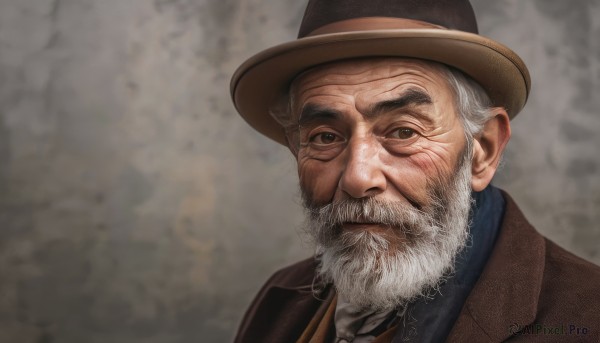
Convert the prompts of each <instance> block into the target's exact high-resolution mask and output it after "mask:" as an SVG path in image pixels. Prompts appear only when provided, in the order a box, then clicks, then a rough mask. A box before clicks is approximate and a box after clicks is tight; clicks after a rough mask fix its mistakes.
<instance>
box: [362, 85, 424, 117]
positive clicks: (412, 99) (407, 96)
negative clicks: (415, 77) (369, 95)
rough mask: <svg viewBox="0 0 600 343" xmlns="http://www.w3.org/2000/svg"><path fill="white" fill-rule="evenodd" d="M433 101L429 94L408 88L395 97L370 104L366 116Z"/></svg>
mask: <svg viewBox="0 0 600 343" xmlns="http://www.w3.org/2000/svg"><path fill="white" fill-rule="evenodd" d="M432 103H433V101H432V100H431V97H430V96H429V94H427V93H425V92H424V91H422V90H420V89H416V88H409V89H407V90H405V91H404V92H402V94H400V96H399V97H398V98H396V99H392V100H385V101H381V102H378V103H376V104H374V105H373V106H371V108H370V109H369V111H368V113H366V115H367V116H370V117H371V116H376V115H378V114H379V113H385V112H392V111H397V110H401V109H404V108H407V107H412V106H419V105H431V104H432Z"/></svg>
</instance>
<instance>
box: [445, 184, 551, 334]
mask: <svg viewBox="0 0 600 343" xmlns="http://www.w3.org/2000/svg"><path fill="white" fill-rule="evenodd" d="M503 195H504V197H505V199H506V212H505V216H504V220H503V224H502V228H501V231H500V235H499V237H498V241H497V242H496V245H495V247H494V251H493V252H492V255H491V256H490V259H489V261H488V263H487V264H486V267H485V269H484V271H483V273H482V275H481V277H480V278H479V280H478V281H477V283H476V284H475V287H474V288H473V290H472V291H471V294H469V297H468V298H467V300H466V302H465V305H464V306H463V308H462V310H461V313H460V315H459V317H458V319H457V321H456V323H455V325H454V327H453V329H452V331H451V332H450V335H449V337H448V342H467V341H469V342H481V341H484V340H485V341H490V342H501V341H503V340H505V339H507V338H508V337H510V336H511V334H512V333H511V330H514V328H515V327H519V326H520V327H522V326H523V325H528V324H531V323H532V322H533V321H534V320H535V316H536V313H537V306H538V298H539V294H540V289H541V284H542V277H543V272H544V262H545V257H544V256H545V242H544V238H543V237H542V236H541V235H540V234H539V233H537V232H536V231H535V229H534V228H533V227H532V226H531V225H530V224H529V223H528V222H527V220H526V219H525V217H524V216H523V214H522V213H521V211H520V210H519V208H518V207H517V205H516V204H515V202H514V201H513V200H512V198H510V196H508V195H507V194H506V193H504V194H503Z"/></svg>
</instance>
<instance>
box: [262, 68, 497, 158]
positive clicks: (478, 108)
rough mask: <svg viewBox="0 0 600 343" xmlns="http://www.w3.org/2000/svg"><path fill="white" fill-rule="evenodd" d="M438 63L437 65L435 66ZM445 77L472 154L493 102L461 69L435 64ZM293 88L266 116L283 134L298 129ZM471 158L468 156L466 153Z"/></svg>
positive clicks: (491, 113) (490, 112) (490, 113)
mask: <svg viewBox="0 0 600 343" xmlns="http://www.w3.org/2000/svg"><path fill="white" fill-rule="evenodd" d="M436 64H437V63H436ZM438 65H439V66H440V67H441V68H442V69H443V71H444V72H445V74H446V80H447V82H448V84H449V85H450V88H451V89H452V91H453V93H454V98H455V106H456V109H457V111H458V114H459V117H460V120H461V122H462V124H463V128H464V131H465V138H466V141H467V149H468V150H467V151H469V152H470V151H471V149H472V144H473V138H474V137H475V136H476V135H477V134H479V133H480V132H481V131H482V129H483V126H484V124H485V123H486V122H487V121H488V120H489V119H491V117H492V116H493V114H494V113H493V112H492V110H491V109H492V101H491V100H490V97H489V96H488V94H487V93H486V92H485V90H484V89H483V88H482V87H481V86H480V85H479V84H478V83H477V82H475V81H474V80H473V79H472V78H470V77H469V76H467V75H465V74H464V73H462V72H461V71H460V70H458V69H455V68H453V67H449V66H447V65H444V64H438ZM294 86H295V84H294V83H293V82H292V85H291V86H290V88H289V90H288V92H287V94H284V95H283V96H281V97H280V100H279V101H278V102H277V103H276V104H275V105H274V106H272V107H271V108H270V109H269V114H270V115H271V117H273V119H275V121H276V122H277V123H279V125H281V126H282V127H283V128H284V130H285V131H286V133H288V134H289V133H291V132H292V131H293V130H294V129H296V128H297V126H298V124H297V123H296V122H294V116H293V115H292V113H293V109H294V103H295V101H294V94H295V91H294ZM469 155H470V154H469Z"/></svg>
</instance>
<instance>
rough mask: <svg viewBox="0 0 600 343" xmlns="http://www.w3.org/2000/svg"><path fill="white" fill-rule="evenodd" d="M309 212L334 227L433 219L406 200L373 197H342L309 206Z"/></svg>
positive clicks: (405, 224)
mask: <svg viewBox="0 0 600 343" xmlns="http://www.w3.org/2000/svg"><path fill="white" fill-rule="evenodd" d="M309 215H310V216H311V219H312V220H314V221H318V222H319V223H321V224H325V225H326V226H328V227H336V226H340V225H342V224H344V223H372V224H381V225H384V226H392V227H399V228H406V227H412V226H414V225H415V224H417V223H421V224H422V223H423V222H424V221H425V222H429V221H430V220H432V218H431V216H430V215H428V213H426V212H423V211H422V210H419V209H416V208H415V207H413V206H411V205H409V204H405V203H401V202H388V201H383V200H379V199H375V198H363V199H347V200H342V201H339V202H335V203H331V204H328V205H324V206H321V207H318V208H311V209H309Z"/></svg>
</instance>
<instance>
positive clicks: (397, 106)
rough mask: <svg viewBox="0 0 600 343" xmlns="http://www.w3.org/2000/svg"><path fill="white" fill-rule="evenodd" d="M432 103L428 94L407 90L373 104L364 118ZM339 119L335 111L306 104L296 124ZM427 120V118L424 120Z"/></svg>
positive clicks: (301, 124)
mask: <svg viewBox="0 0 600 343" xmlns="http://www.w3.org/2000/svg"><path fill="white" fill-rule="evenodd" d="M432 103H433V101H432V100H431V97H430V96H429V94H427V93H425V92H424V91H422V90H420V89H416V88H409V89H407V90H405V91H404V92H402V94H400V96H399V97H397V98H395V99H391V100H384V101H381V102H378V103H375V104H373V105H372V106H371V107H370V108H369V110H368V111H367V113H364V115H365V116H366V117H368V118H369V117H376V116H377V115H379V114H381V113H386V112H393V111H399V110H402V109H405V108H409V107H413V106H420V105H430V104H432ZM340 117H341V113H340V112H339V111H337V110H334V109H331V108H328V107H325V106H322V105H317V104H310V103H309V104H306V106H304V107H303V108H302V111H301V113H300V117H299V118H298V124H299V125H300V126H303V125H307V124H309V123H311V122H314V121H319V120H335V119H339V118H340ZM426 119H428V118H426Z"/></svg>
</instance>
